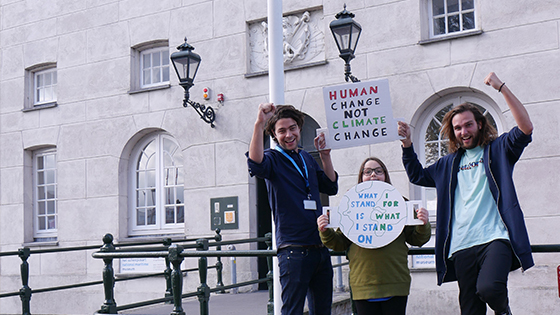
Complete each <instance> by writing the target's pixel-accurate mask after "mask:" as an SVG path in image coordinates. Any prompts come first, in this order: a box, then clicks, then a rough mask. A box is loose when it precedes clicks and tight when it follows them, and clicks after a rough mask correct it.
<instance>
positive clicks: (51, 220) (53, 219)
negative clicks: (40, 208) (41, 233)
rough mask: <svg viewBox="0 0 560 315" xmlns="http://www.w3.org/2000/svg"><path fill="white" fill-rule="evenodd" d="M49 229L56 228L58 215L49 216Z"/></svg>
mask: <svg viewBox="0 0 560 315" xmlns="http://www.w3.org/2000/svg"><path fill="white" fill-rule="evenodd" d="M47 223H48V224H47V226H48V229H56V217H55V216H53V215H51V216H48V217H47Z"/></svg>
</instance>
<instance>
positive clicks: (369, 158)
mask: <svg viewBox="0 0 560 315" xmlns="http://www.w3.org/2000/svg"><path fill="white" fill-rule="evenodd" d="M369 161H375V162H377V163H378V164H379V166H381V168H382V169H383V172H384V173H385V182H386V183H387V184H391V177H389V171H388V170H387V166H385V163H383V161H381V160H380V159H378V158H376V157H373V156H372V157H368V158H367V159H365V161H363V162H362V165H360V172H359V173H358V184H359V183H362V182H363V181H364V180H363V179H362V178H363V177H364V169H365V167H366V163H367V162H369ZM391 185H392V184H391Z"/></svg>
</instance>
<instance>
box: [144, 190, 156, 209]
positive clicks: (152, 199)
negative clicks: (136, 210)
mask: <svg viewBox="0 0 560 315" xmlns="http://www.w3.org/2000/svg"><path fill="white" fill-rule="evenodd" d="M147 197H148V198H146V204H147V205H148V206H155V205H156V190H155V189H151V190H147Z"/></svg>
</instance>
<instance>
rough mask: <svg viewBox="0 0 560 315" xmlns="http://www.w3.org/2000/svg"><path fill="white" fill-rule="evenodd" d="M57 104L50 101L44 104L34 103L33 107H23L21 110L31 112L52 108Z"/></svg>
mask: <svg viewBox="0 0 560 315" xmlns="http://www.w3.org/2000/svg"><path fill="white" fill-rule="evenodd" d="M57 106H58V104H57V103H56V102H50V103H45V104H39V105H34V106H33V107H29V108H24V109H22V110H21V111H22V112H24V113H25V112H32V111H34V110H39V109H45V108H53V107H57Z"/></svg>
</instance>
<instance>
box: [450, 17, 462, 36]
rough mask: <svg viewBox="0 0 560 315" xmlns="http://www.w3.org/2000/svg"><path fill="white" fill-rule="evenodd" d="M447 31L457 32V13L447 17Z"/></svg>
mask: <svg viewBox="0 0 560 315" xmlns="http://www.w3.org/2000/svg"><path fill="white" fill-rule="evenodd" d="M447 24H448V25H447V27H448V29H449V31H448V33H453V32H458V31H460V29H459V15H452V16H449V17H448V18H447Z"/></svg>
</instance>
